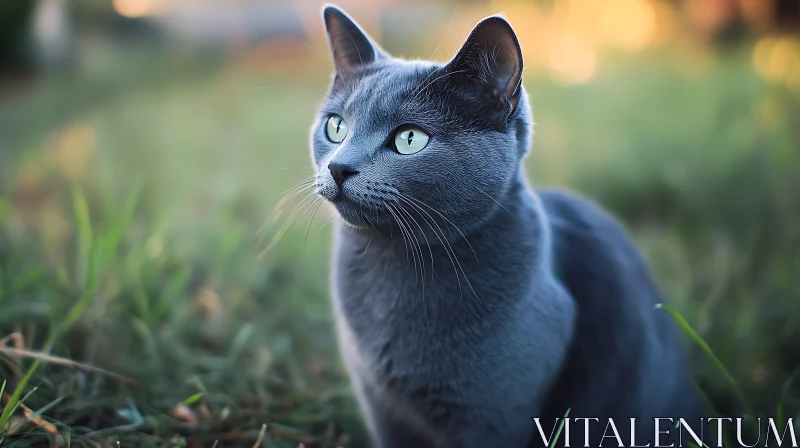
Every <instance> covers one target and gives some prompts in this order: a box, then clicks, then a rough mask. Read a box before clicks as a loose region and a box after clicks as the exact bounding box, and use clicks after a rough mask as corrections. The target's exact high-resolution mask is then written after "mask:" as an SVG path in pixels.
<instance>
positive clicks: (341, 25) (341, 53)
mask: <svg viewBox="0 0 800 448" xmlns="http://www.w3.org/2000/svg"><path fill="white" fill-rule="evenodd" d="M322 17H323V19H324V20H325V30H326V31H327V33H328V41H329V43H330V47H331V53H332V54H333V62H334V64H336V71H337V72H338V74H339V75H343V76H346V74H347V72H349V71H351V70H354V69H356V68H358V67H361V66H364V65H369V64H371V63H373V62H375V61H376V60H378V59H380V58H383V57H385V56H384V53H383V50H381V48H380V47H379V46H378V45H377V44H375V43H374V42H373V41H372V39H370V38H369V36H368V35H367V33H365V32H364V30H362V29H361V27H360V26H358V24H357V23H356V22H355V21H353V19H351V18H350V17H349V16H348V15H347V14H345V12H344V11H342V10H341V9H339V8H337V7H336V6H333V5H326V6H325V7H324V8H323V10H322Z"/></svg>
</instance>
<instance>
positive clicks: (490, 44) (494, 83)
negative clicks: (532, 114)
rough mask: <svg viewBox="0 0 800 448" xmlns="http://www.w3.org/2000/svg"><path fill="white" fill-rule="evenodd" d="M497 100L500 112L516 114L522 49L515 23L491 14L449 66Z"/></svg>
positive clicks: (520, 81) (484, 96) (469, 82)
mask: <svg viewBox="0 0 800 448" xmlns="http://www.w3.org/2000/svg"><path fill="white" fill-rule="evenodd" d="M445 70H446V71H447V72H448V73H452V74H453V75H457V74H460V75H457V76H455V77H454V78H453V81H456V80H458V79H461V80H465V81H466V82H465V83H466V84H468V85H470V86H471V87H472V88H475V89H477V91H478V92H480V94H481V97H482V98H484V99H488V100H490V101H493V102H494V104H493V106H494V107H495V108H496V111H497V112H498V115H505V116H506V117H508V116H510V115H511V114H513V113H514V111H515V110H516V108H517V104H518V103H519V97H520V91H521V90H522V88H521V84H522V50H521V49H520V46H519V41H518V40H517V36H516V34H515V33H514V30H513V29H512V28H511V25H510V24H509V23H508V22H507V21H506V20H505V19H503V18H502V17H499V16H491V17H487V18H485V19H483V20H482V21H481V22H480V23H478V24H477V25H476V26H475V28H474V29H473V30H472V32H471V33H470V35H469V37H467V40H466V41H465V42H464V45H463V46H462V47H461V49H460V50H459V51H458V54H456V56H455V57H454V58H453V60H452V61H450V63H449V64H447V66H446V67H445Z"/></svg>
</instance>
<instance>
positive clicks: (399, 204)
mask: <svg viewBox="0 0 800 448" xmlns="http://www.w3.org/2000/svg"><path fill="white" fill-rule="evenodd" d="M397 207H398V209H400V210H401V211H403V212H405V213H406V216H408V217H409V218H410V219H411V220H412V221H414V224H415V225H416V226H417V228H418V229H419V233H421V234H422V238H423V239H425V245H426V246H428V252H430V255H431V280H433V276H434V271H433V269H434V262H433V250H432V249H431V243H430V241H428V237H427V236H426V235H425V231H424V230H422V226H420V225H419V222H418V221H417V220H416V219H415V218H414V215H413V214H412V213H411V212H410V211H409V210H407V209H406V208H405V207H403V204H402V203H398V204H397ZM424 278H425V277H424V275H423V279H424Z"/></svg>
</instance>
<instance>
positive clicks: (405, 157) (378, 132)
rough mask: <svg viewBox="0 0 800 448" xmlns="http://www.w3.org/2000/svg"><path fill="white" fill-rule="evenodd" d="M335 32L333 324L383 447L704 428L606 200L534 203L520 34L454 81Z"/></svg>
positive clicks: (322, 135) (323, 169)
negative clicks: (559, 426) (664, 423)
mask: <svg viewBox="0 0 800 448" xmlns="http://www.w3.org/2000/svg"><path fill="white" fill-rule="evenodd" d="M323 15H324V21H325V26H326V29H327V33H328V36H329V40H330V46H331V49H332V55H333V62H334V63H335V66H336V70H335V76H334V77H333V81H332V83H331V87H330V91H329V93H328V95H327V97H326V98H325V100H324V102H323V103H322V105H321V107H320V110H319V115H318V117H317V120H316V123H315V124H314V126H313V128H312V132H311V143H312V147H313V159H314V163H315V166H316V168H317V170H318V174H317V192H318V194H319V195H321V196H322V197H324V198H325V199H326V200H328V201H329V202H330V203H331V204H333V206H334V207H335V209H336V210H337V212H338V213H339V215H340V216H341V218H342V220H341V221H342V222H341V223H339V224H338V226H337V228H336V230H335V243H334V252H333V254H334V255H333V260H332V262H333V291H334V294H333V296H334V298H333V305H334V306H333V308H334V311H335V315H336V321H337V329H338V337H339V342H340V346H341V351H342V356H343V359H344V361H345V364H346V366H347V368H348V371H349V373H350V375H351V378H352V383H353V386H354V389H355V391H356V394H357V396H358V399H359V402H360V405H361V407H362V409H363V412H364V416H365V419H366V423H367V426H368V429H369V432H370V434H371V436H372V440H373V444H374V446H376V447H380V448H391V447H414V448H425V447H459V448H469V447H481V448H486V447H512V448H513V447H527V446H541V445H543V444H544V442H543V441H542V439H541V437H540V436H539V432H538V429H537V427H536V425H535V424H534V421H533V420H532V418H533V417H538V418H541V419H542V420H540V422H541V424H542V427H543V428H544V432H545V434H552V428H553V425H554V423H555V419H556V418H558V417H563V416H564V414H565V412H566V411H567V409H568V408H569V409H570V410H571V415H570V417H590V418H598V419H599V421H600V422H601V423H600V424H598V425H596V426H597V428H595V429H591V431H590V433H591V434H590V437H591V439H590V440H591V443H592V444H594V445H595V446H597V445H596V444H597V443H599V441H600V437H601V436H602V434H603V432H604V430H605V429H606V423H605V422H606V420H604V419H607V418H616V419H620V420H617V422H616V424H617V425H618V427H619V425H624V428H623V429H621V430H620V432H621V433H622V434H621V435H622V436H623V439H626V437H627V436H626V435H627V434H628V429H627V428H628V425H629V424H630V423H629V420H628V419H629V418H631V417H635V418H638V420H637V422H636V430H637V431H636V432H637V440H643V441H644V442H645V443H646V442H647V441H649V440H651V439H652V438H653V434H654V433H653V426H654V425H653V418H655V417H672V418H676V417H683V418H687V419H696V418H698V417H699V410H698V405H697V402H696V397H695V393H694V390H693V388H692V385H691V382H690V380H689V378H688V373H687V368H686V364H685V360H684V349H683V346H682V341H681V339H680V337H679V334H678V332H677V330H676V328H675V326H674V325H673V323H672V321H671V319H670V318H669V316H668V315H667V314H666V313H665V312H663V311H661V310H658V309H656V304H657V303H659V302H660V301H661V297H660V295H659V292H658V290H657V288H656V286H655V284H654V282H653V280H652V279H651V275H650V273H649V272H648V268H647V267H646V265H645V263H644V262H643V260H642V258H641V256H640V255H639V253H638V252H637V250H636V249H635V248H634V246H633V244H632V243H631V241H630V240H629V238H628V236H627V235H626V234H625V232H624V231H623V230H622V229H621V227H620V226H619V225H618V224H617V223H616V222H615V221H614V220H613V219H612V218H610V217H609V216H608V215H607V214H606V213H604V212H603V211H601V210H600V209H599V208H597V207H596V206H594V205H593V204H592V203H590V202H588V201H587V200H585V199H581V198H579V197H577V196H575V195H572V194H569V193H565V192H556V191H550V192H543V191H539V192H536V193H535V192H534V191H533V190H532V189H531V188H530V187H529V185H528V184H527V181H526V175H525V172H524V170H523V168H522V160H523V159H524V157H525V156H526V154H527V152H528V148H529V147H530V146H531V134H532V131H531V112H530V107H529V105H528V100H527V96H526V93H525V91H524V90H523V88H522V86H521V79H522V78H521V76H522V55H521V52H520V47H519V43H518V41H517V38H516V36H515V34H514V31H513V30H512V28H511V26H510V25H509V24H508V22H506V21H505V20H504V19H502V18H500V17H489V18H487V19H484V20H483V21H481V22H480V23H479V24H478V25H477V26H476V27H475V28H474V29H473V31H472V33H471V34H470V35H469V37H468V38H467V40H466V42H465V43H464V45H463V47H462V48H461V49H460V50H459V52H458V54H457V55H456V56H455V57H454V58H453V60H451V61H450V62H449V63H447V64H445V65H440V64H437V63H433V62H427V61H405V60H400V59H395V58H392V57H390V56H389V55H388V54H386V52H385V51H383V50H382V49H381V48H380V47H379V46H378V45H376V44H375V43H374V42H373V41H372V40H371V39H370V38H369V37H368V36H367V35H366V34H365V33H364V31H363V30H362V29H361V28H360V27H359V26H358V25H356V24H355V22H353V21H352V20H351V19H350V18H349V17H348V16H347V15H346V14H345V13H344V12H342V11H341V10H339V9H337V8H336V7H333V6H327V7H325V8H324V13H323ZM590 426H591V425H590ZM581 428H583V423H581V424H580V425H577V426H575V427H573V428H572V441H573V442H572V443H573V444H574V445H579V446H581V445H582V444H583V432H582V429H581ZM579 430H581V431H579ZM662 440H664V439H662ZM609 442H613V441H609ZM609 442H607V445H609V446H616V444H615V443H610V444H609ZM629 442H630V441H627V442H626V443H629Z"/></svg>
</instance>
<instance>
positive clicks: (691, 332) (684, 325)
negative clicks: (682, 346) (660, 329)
mask: <svg viewBox="0 0 800 448" xmlns="http://www.w3.org/2000/svg"><path fill="white" fill-rule="evenodd" d="M656 307H657V308H661V309H663V310H665V311H666V312H668V313H669V314H670V315H671V316H672V318H673V319H675V322H677V324H678V325H679V326H680V327H681V329H683V331H684V332H685V333H686V334H687V335H688V336H689V337H690V338H692V339H693V340H694V341H695V342H696V343H697V345H699V346H700V348H701V349H702V350H703V351H704V352H705V353H706V355H707V356H708V357H709V358H711V361H712V362H714V364H715V365H716V366H717V369H719V371H720V373H722V375H723V376H724V377H725V380H726V381H727V382H728V384H729V385H730V387H731V389H732V390H733V393H734V394H735V395H736V398H737V399H738V400H739V403H740V404H741V405H742V406H743V407H744V408H745V411H747V413H748V414H749V415H750V417H751V418H752V419H753V421H756V415H755V412H753V408H751V407H750V404H749V403H748V402H747V400H746V399H745V397H744V393H743V392H742V389H741V388H740V387H739V383H737V382H736V380H735V379H734V378H733V375H731V373H730V372H729V371H728V369H727V368H726V367H725V365H724V364H722V361H720V360H719V358H717V355H716V354H714V351H713V350H712V349H711V347H709V345H708V344H707V343H706V341H704V340H703V338H702V337H700V335H699V334H697V332H696V331H694V329H693V328H692V326H691V325H689V323H688V322H686V319H684V318H683V316H681V315H680V313H678V312H677V311H676V310H675V309H674V308H672V307H671V306H669V305H666V304H663V303H659V304H658V305H656Z"/></svg>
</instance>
